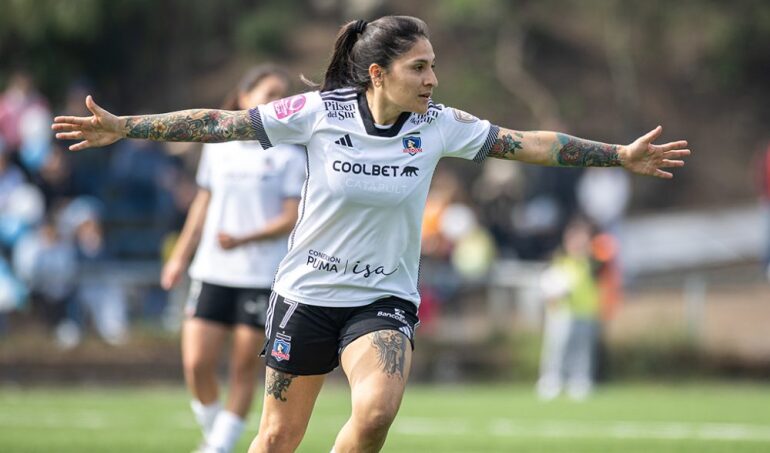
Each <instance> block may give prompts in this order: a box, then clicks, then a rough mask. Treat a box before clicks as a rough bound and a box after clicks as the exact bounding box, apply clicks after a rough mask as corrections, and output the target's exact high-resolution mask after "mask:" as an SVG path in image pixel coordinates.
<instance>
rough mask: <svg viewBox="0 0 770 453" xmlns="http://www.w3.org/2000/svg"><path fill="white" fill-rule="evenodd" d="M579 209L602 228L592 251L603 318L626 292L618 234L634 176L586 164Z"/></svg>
mask: <svg viewBox="0 0 770 453" xmlns="http://www.w3.org/2000/svg"><path fill="white" fill-rule="evenodd" d="M577 199H578V204H579V205H580V210H581V211H582V212H583V213H585V215H586V216H587V217H588V219H589V220H590V221H591V222H592V223H593V225H596V226H597V228H598V229H599V231H600V234H597V235H596V237H595V238H594V239H593V243H592V248H593V252H594V253H593V255H594V258H595V259H596V260H597V262H598V263H599V264H600V266H599V268H598V269H597V284H598V286H599V298H600V305H601V311H602V317H603V319H608V318H609V317H610V316H611V315H612V314H613V313H614V312H615V310H616V309H617V307H618V306H619V305H620V302H621V299H622V297H623V296H622V294H623V274H622V263H621V262H620V250H619V244H620V241H619V237H620V235H621V234H622V231H621V227H622V219H623V216H624V214H625V212H626V208H627V207H628V203H629V201H630V199H631V180H630V178H629V176H628V174H627V172H625V171H624V170H623V169H621V168H587V169H586V170H585V171H584V172H583V174H582V175H581V177H580V179H579V180H578V183H577Z"/></svg>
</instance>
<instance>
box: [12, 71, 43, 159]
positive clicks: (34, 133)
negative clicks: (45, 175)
mask: <svg viewBox="0 0 770 453" xmlns="http://www.w3.org/2000/svg"><path fill="white" fill-rule="evenodd" d="M51 120H52V118H51V111H50V109H49V108H48V102H47V101H46V100H45V98H44V97H43V96H42V95H41V94H40V93H38V91H37V89H36V88H35V85H34V82H33V81H32V78H31V77H30V76H29V74H27V73H25V72H22V71H19V72H16V73H15V74H13V75H12V76H11V78H10V82H9V84H8V86H7V87H6V89H5V91H4V92H3V93H2V94H0V138H2V140H3V141H4V142H5V146H6V147H7V148H8V149H9V151H10V152H11V153H18V154H19V156H18V159H19V161H20V162H21V163H22V164H23V165H24V166H25V167H26V168H27V169H28V170H29V171H30V173H35V172H37V171H38V170H39V169H40V167H41V166H42V165H43V163H45V160H46V158H47V157H48V154H49V152H50V149H51V131H50V127H49V125H50V122H51Z"/></svg>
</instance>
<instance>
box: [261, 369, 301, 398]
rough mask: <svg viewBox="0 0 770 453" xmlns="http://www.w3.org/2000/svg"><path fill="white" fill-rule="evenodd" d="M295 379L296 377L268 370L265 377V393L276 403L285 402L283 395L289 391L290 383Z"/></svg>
mask: <svg viewBox="0 0 770 453" xmlns="http://www.w3.org/2000/svg"><path fill="white" fill-rule="evenodd" d="M295 377H297V376H295V375H293V374H289V373H283V372H280V371H276V370H274V369H272V368H268V369H267V376H265V393H267V394H268V395H271V396H272V397H273V398H275V399H277V400H278V401H286V397H285V396H284V395H283V394H284V392H286V391H287V390H289V386H290V385H291V381H293V380H294V378H295Z"/></svg>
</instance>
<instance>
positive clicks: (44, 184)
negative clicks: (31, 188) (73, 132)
mask: <svg viewBox="0 0 770 453" xmlns="http://www.w3.org/2000/svg"><path fill="white" fill-rule="evenodd" d="M32 181H33V182H34V183H35V185H36V186H38V187H39V188H40V190H41V191H42V192H43V197H44V198H45V205H46V207H47V208H48V209H49V210H50V209H52V208H53V207H54V206H56V205H58V204H61V202H62V199H69V198H72V197H74V196H75V195H77V192H76V191H75V187H74V185H73V182H72V169H71V168H70V163H69V160H68V159H67V156H66V155H65V152H64V151H63V150H62V149H61V148H60V147H59V146H54V148H53V149H52V150H51V154H50V155H49V156H48V159H46V161H45V163H44V164H43V166H42V167H41V168H40V171H39V172H38V174H36V175H33V178H32Z"/></svg>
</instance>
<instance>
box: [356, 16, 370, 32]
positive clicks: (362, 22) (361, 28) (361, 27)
mask: <svg viewBox="0 0 770 453" xmlns="http://www.w3.org/2000/svg"><path fill="white" fill-rule="evenodd" d="M368 24H369V23H368V22H367V21H365V20H361V19H359V20H357V21H356V24H355V25H354V26H353V30H354V31H355V32H356V33H359V34H360V33H363V32H364V29H365V28H366V26H367V25H368Z"/></svg>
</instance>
